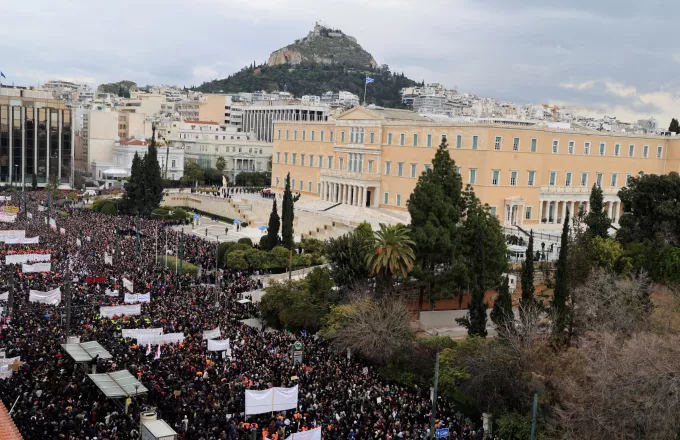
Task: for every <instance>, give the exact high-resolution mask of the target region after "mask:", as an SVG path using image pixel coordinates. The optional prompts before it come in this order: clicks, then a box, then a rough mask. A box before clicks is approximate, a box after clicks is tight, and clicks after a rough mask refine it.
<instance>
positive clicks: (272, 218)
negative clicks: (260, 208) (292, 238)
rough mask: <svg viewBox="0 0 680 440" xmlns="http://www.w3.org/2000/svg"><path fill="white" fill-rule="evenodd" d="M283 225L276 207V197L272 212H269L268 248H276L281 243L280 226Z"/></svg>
mask: <svg viewBox="0 0 680 440" xmlns="http://www.w3.org/2000/svg"><path fill="white" fill-rule="evenodd" d="M280 227H281V219H280V218H279V213H278V211H277V208H276V199H274V206H272V213H271V214H269V225H268V226H267V244H266V246H267V249H265V250H269V249H272V248H274V247H275V246H276V245H277V244H278V243H279V228H280Z"/></svg>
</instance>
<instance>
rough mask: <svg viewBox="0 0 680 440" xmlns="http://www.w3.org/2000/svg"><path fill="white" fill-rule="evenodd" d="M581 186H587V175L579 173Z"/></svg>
mask: <svg viewBox="0 0 680 440" xmlns="http://www.w3.org/2000/svg"><path fill="white" fill-rule="evenodd" d="M581 186H588V173H581Z"/></svg>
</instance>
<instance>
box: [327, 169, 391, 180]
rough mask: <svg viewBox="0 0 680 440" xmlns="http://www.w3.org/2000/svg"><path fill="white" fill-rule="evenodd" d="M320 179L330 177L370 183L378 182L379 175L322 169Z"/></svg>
mask: <svg viewBox="0 0 680 440" xmlns="http://www.w3.org/2000/svg"><path fill="white" fill-rule="evenodd" d="M321 177H330V178H336V179H347V180H362V181H370V182H379V181H380V174H369V173H354V172H351V171H345V170H333V169H330V170H329V169H322V170H321Z"/></svg>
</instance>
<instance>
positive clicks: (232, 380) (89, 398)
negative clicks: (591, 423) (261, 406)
mask: <svg viewBox="0 0 680 440" xmlns="http://www.w3.org/2000/svg"><path fill="white" fill-rule="evenodd" d="M31 197H32V200H30V201H28V203H27V206H25V208H26V209H23V210H22V212H21V213H20V214H19V216H18V218H17V221H16V222H15V223H0V229H25V230H26V237H33V236H39V237H40V243H39V244H31V245H16V244H4V243H2V244H0V253H2V254H8V253H16V252H23V253H30V252H37V251H40V252H47V253H50V254H51V255H52V261H51V263H52V271H51V272H47V273H30V274H23V273H21V265H4V264H3V265H0V280H2V284H3V287H2V290H0V291H2V292H4V291H6V290H8V288H9V284H10V283H13V289H14V293H15V294H14V300H15V301H14V309H13V311H12V314H11V316H10V319H9V320H7V319H3V320H0V350H2V349H4V350H5V352H6V353H5V356H6V357H7V358H12V357H15V356H21V361H22V362H24V365H23V366H22V367H21V368H20V370H19V371H17V372H15V373H14V374H13V375H12V376H11V377H10V378H8V379H5V380H0V397H1V398H2V400H3V402H4V404H5V405H6V406H7V408H10V407H12V406H13V405H14V404H15V402H16V405H15V406H14V410H13V414H12V417H13V419H14V421H15V423H16V425H17V426H18V427H19V429H20V430H21V432H22V434H23V436H24V438H25V439H136V438H140V432H139V430H140V425H139V413H140V412H141V411H142V410H145V409H147V408H155V410H156V412H157V414H158V417H159V418H161V419H163V420H165V421H166V422H167V423H168V424H169V425H170V426H172V427H173V428H174V429H175V430H176V431H177V432H179V433H180V436H181V438H183V439H204V440H210V439H245V438H249V439H250V438H253V437H251V436H254V438H256V439H258V440H259V438H263V439H265V438H270V439H272V440H279V439H280V440H283V439H284V438H285V437H287V436H288V435H289V434H290V433H294V432H299V431H306V430H308V429H313V428H315V427H321V428H322V432H323V434H322V436H323V438H327V439H348V438H355V439H416V438H425V437H426V436H427V435H428V432H429V418H430V411H431V404H430V401H429V390H418V389H406V388H404V387H402V386H399V385H397V384H393V383H387V382H385V381H383V380H381V378H380V377H379V376H378V375H377V373H376V372H375V371H373V369H372V368H368V369H365V368H364V367H365V365H363V364H361V363H359V362H358V361H357V360H355V359H348V358H347V356H345V354H344V353H336V352H335V351H334V349H333V348H332V347H331V346H329V345H327V344H326V343H325V342H324V341H323V340H322V339H319V338H317V337H316V336H315V335H294V334H289V333H282V332H275V331H264V329H263V328H260V326H259V325H256V326H255V327H251V326H249V325H247V323H250V324H252V323H253V322H256V321H253V319H252V318H254V317H257V315H258V311H257V306H256V305H254V304H252V303H240V302H238V300H241V299H244V295H245V296H246V299H247V298H248V297H247V293H248V292H250V291H252V290H254V289H256V288H257V287H258V280H257V279H256V277H254V276H252V274H247V273H240V272H229V271H225V272H224V273H223V274H222V276H221V278H220V285H219V286H218V288H217V292H218V296H217V301H218V302H216V294H215V292H216V288H215V286H214V285H209V284H206V281H210V278H209V276H210V275H209V274H210V273H211V272H213V271H214V269H215V252H214V250H215V244H214V243H210V242H207V241H204V240H203V239H202V238H201V237H200V236H193V235H191V234H185V237H184V240H183V246H184V257H185V259H186V260H188V261H189V262H191V263H193V264H196V265H197V266H200V267H201V268H202V271H203V274H202V277H198V278H197V277H195V276H189V275H182V274H179V273H176V271H175V270H174V268H171V269H173V270H171V269H166V268H164V267H162V266H160V265H157V264H156V258H155V257H156V255H159V254H163V253H164V250H165V246H166V242H167V246H168V248H169V249H172V250H174V251H175V252H176V251H177V250H178V247H179V242H180V239H179V233H177V232H174V231H173V230H171V229H170V228H169V227H167V226H168V225H167V224H166V223H164V222H162V221H156V220H144V219H141V220H137V219H136V218H134V217H129V216H116V217H113V216H106V215H103V214H97V213H92V212H91V211H89V210H81V209H66V210H65V211H62V213H61V214H59V215H57V214H55V213H54V211H52V210H44V211H43V210H41V209H42V208H40V207H39V206H41V205H44V204H45V203H46V196H45V193H41V192H36V193H31ZM50 212H51V214H52V217H53V218H54V217H56V223H57V229H56V231H55V230H52V228H50V225H49V224H46V222H45V219H46V218H47V217H48V215H49V214H50ZM27 213H31V215H32V219H29V218H28V216H27ZM64 214H67V215H64ZM137 221H139V226H140V227H139V231H137V230H136V224H137ZM116 227H117V228H118V229H117V230H118V231H119V233H118V234H116V233H115V231H116ZM61 228H63V229H64V232H65V233H64V234H63V235H62V234H61V233H60V229H61ZM137 233H139V246H138V245H137ZM79 244H80V245H79ZM137 249H139V251H138V250H137ZM106 255H110V256H111V257H112V264H106V263H105V256H106ZM3 260H4V258H3ZM2 263H4V261H2ZM87 276H98V277H105V278H106V282H104V283H99V284H87V283H86V277H87ZM123 278H126V279H128V280H132V281H133V282H134V291H135V293H147V292H150V293H151V302H150V303H145V304H142V314H141V315H140V316H116V317H112V318H102V317H101V316H100V315H99V308H100V307H101V306H106V305H116V304H120V303H122V301H123V295H122V293H121V294H120V295H119V296H118V297H114V296H108V295H107V294H106V293H107V291H108V292H112V291H114V290H119V291H120V292H122V291H123V290H124V289H123V286H122V285H121V283H122V281H121V280H122V279H123ZM213 279H214V278H213ZM67 280H68V282H69V286H70V289H69V290H70V292H71V319H70V321H69V324H70V333H71V335H76V336H79V337H80V338H81V341H82V342H85V341H93V340H96V341H98V342H99V343H100V344H101V345H102V346H103V347H104V348H105V349H107V350H108V351H109V352H110V353H111V355H112V356H113V358H112V359H110V360H101V359H99V360H98V361H97V362H96V371H97V372H98V373H101V372H112V371H117V370H121V369H125V370H128V371H130V372H131V373H132V374H133V375H134V376H135V377H138V378H139V380H140V381H141V382H142V384H143V385H144V386H145V387H147V388H148V390H149V391H148V393H146V394H143V395H139V396H136V397H134V398H131V399H129V401H127V402H126V401H125V400H121V401H113V400H111V399H107V398H106V397H105V396H104V394H103V393H102V392H101V391H100V390H99V389H98V388H97V387H96V385H95V384H94V383H93V382H92V381H91V380H90V379H89V378H88V377H87V375H86V374H87V373H88V372H89V371H86V370H88V369H89V368H90V366H82V365H77V364H75V363H74V362H73V360H72V359H71V358H70V357H69V355H68V354H67V353H66V352H65V351H64V349H63V348H62V347H61V345H60V344H62V343H64V341H65V336H66V335H65V329H66V323H65V319H66V316H65V315H66V313H65V311H66V306H65V301H62V302H61V304H60V305H58V306H49V305H44V304H39V303H35V302H28V295H29V290H30V289H35V290H41V291H49V290H52V289H54V288H56V287H62V292H64V291H65V289H64V287H65V283H66V281H67ZM0 305H3V304H2V303H0ZM4 305H5V306H6V304H4ZM246 322H247V323H246ZM158 327H160V328H162V329H163V332H164V333H175V332H181V333H184V335H185V339H184V342H182V343H178V344H165V345H162V346H160V357H159V358H157V357H158V356H157V346H144V345H138V344H137V343H136V342H137V341H136V340H135V339H130V338H127V339H124V338H122V334H121V331H122V330H123V329H131V328H158ZM215 327H219V328H220V329H221V333H222V334H221V337H222V338H224V339H226V338H229V339H230V341H231V342H232V353H231V357H225V356H223V355H222V353H220V352H209V351H207V343H206V341H204V340H202V334H203V331H205V330H211V329H214V328H215ZM295 341H301V342H302V343H303V344H304V359H303V362H302V363H293V362H292V360H291V359H290V356H289V349H290V347H291V345H292V344H293V343H294V342H295ZM156 358H157V359H156ZM294 385H299V390H300V394H299V401H298V408H297V409H291V410H288V411H282V412H280V413H272V414H260V415H251V416H248V417H245V416H244V408H245V390H246V389H267V388H269V387H272V386H279V387H291V386H294ZM126 407H127V413H126V411H125V409H126ZM456 413H457V412H456V410H455V409H454V408H453V407H452V406H451V405H450V404H448V403H447V402H446V401H445V400H443V399H442V400H440V402H439V405H438V409H437V415H438V420H437V422H438V426H439V427H449V428H451V436H450V438H455V439H458V438H464V439H473V438H482V435H483V433H482V431H481V430H480V431H477V432H476V433H474V432H473V431H471V430H470V427H469V426H468V427H466V426H459V425H458V423H459V421H460V420H459V419H458V418H457V415H456Z"/></svg>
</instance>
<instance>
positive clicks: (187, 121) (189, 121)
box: [184, 119, 220, 125]
mask: <svg viewBox="0 0 680 440" xmlns="http://www.w3.org/2000/svg"><path fill="white" fill-rule="evenodd" d="M184 122H186V123H187V124H210V125H220V124H218V123H217V122H213V121H192V120H191V119H185V120H184Z"/></svg>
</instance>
